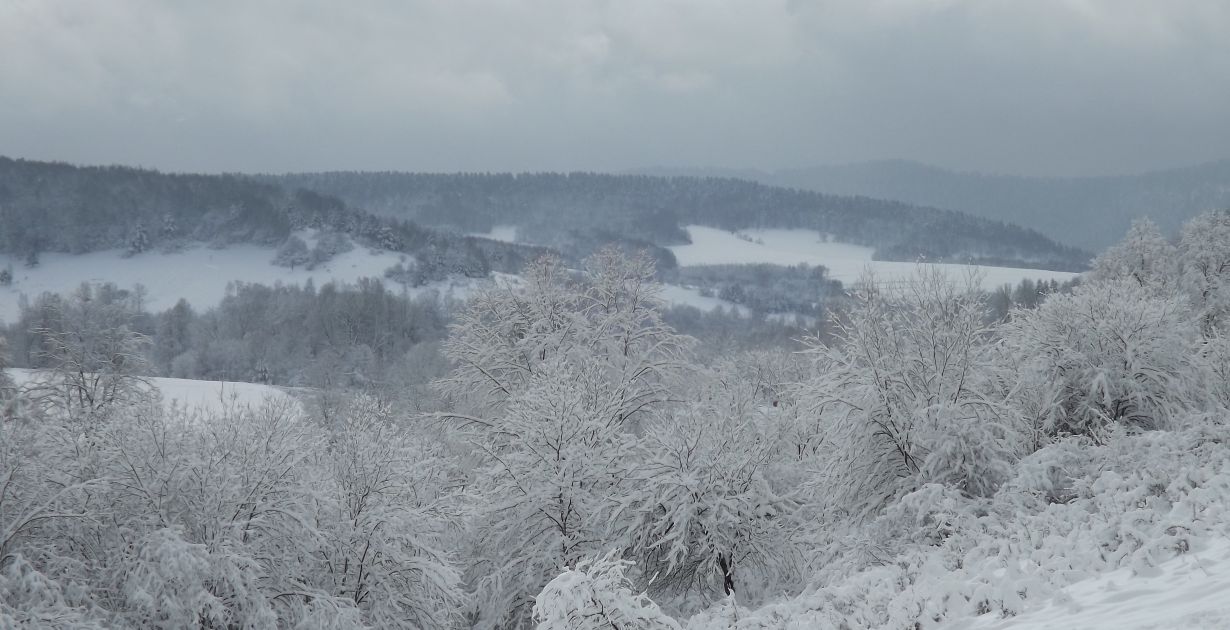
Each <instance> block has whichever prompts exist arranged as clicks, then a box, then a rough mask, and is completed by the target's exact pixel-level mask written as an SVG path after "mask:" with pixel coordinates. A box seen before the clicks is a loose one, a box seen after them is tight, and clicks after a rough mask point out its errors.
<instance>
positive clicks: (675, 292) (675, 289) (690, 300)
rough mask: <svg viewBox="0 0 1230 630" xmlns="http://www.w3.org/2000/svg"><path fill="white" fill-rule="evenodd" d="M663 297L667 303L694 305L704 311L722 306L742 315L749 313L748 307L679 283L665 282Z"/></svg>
mask: <svg viewBox="0 0 1230 630" xmlns="http://www.w3.org/2000/svg"><path fill="white" fill-rule="evenodd" d="M661 297H662V301H664V302H666V303H667V304H675V305H682V306H693V307H696V308H698V309H700V310H702V311H712V310H715V309H717V308H718V307H719V306H720V307H722V308H724V309H726V310H727V311H731V310H733V311H735V312H737V313H738V314H740V315H746V314H747V309H745V308H743V307H742V306H739V305H738V304H735V303H734V302H729V301H726V300H723V299H721V298H716V297H706V296H703V295H701V294H700V290H699V289H693V288H690V287H684V286H680V285H677V284H663V285H662V294H661Z"/></svg>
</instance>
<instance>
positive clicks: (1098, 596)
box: [946, 539, 1230, 630]
mask: <svg viewBox="0 0 1230 630" xmlns="http://www.w3.org/2000/svg"><path fill="white" fill-rule="evenodd" d="M946 627H948V628H951V630H1052V629H1056V628H1062V629H1064V630H1171V629H1179V628H1182V629H1184V630H1224V629H1226V628H1230V540H1224V539H1223V540H1218V541H1215V542H1213V543H1211V544H1209V545H1208V547H1206V548H1205V549H1201V550H1197V551H1195V552H1194V553H1189V554H1185V555H1182V556H1179V557H1177V558H1174V559H1172V560H1170V561H1169V562H1165V563H1163V564H1161V565H1160V566H1158V567H1157V569H1156V571H1153V572H1151V573H1149V574H1145V575H1133V574H1132V571H1131V570H1130V569H1119V570H1118V571H1113V572H1110V573H1106V574H1103V575H1100V576H1097V577H1094V578H1090V579H1088V580H1084V581H1081V582H1077V583H1076V584H1073V585H1071V586H1069V587H1068V588H1066V589H1064V590H1063V591H1062V592H1061V594H1060V596H1059V597H1056V598H1053V599H1052V600H1051V601H1050V602H1048V603H1047V604H1045V605H1044V606H1043V607H1041V608H1038V609H1036V610H1027V612H1025V613H1024V614H1021V615H1018V616H1016V617H1010V618H1007V619H997V618H995V617H994V616H992V615H987V616H984V617H979V618H977V619H973V620H966V621H959V622H954V623H952V624H949V625H948V626H946Z"/></svg>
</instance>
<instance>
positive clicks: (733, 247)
mask: <svg viewBox="0 0 1230 630" xmlns="http://www.w3.org/2000/svg"><path fill="white" fill-rule="evenodd" d="M687 230H688V234H689V235H690V236H691V238H692V243H691V244H689V245H676V246H674V247H671V248H670V249H671V251H672V252H674V254H675V258H676V259H677V260H678V261H679V264H680V265H721V264H750V263H771V264H775V265H797V264H799V263H807V264H809V265H824V266H825V267H827V268H828V269H829V274H830V276H831V277H832V278H834V279H836V280H840V281H841V282H842V283H844V284H850V283H853V282H855V281H856V280H858V279H859V277H860V276H861V275H862V274H863V272H864V271H865V270H867V269H871V270H872V271H873V272H874V273H875V275H876V278H877V279H878V280H879V281H882V282H884V281H887V282H892V281H896V280H901V279H904V278H908V277H910V275H911V274H913V273H914V272H915V271H916V270H917V268H918V265H917V264H915V263H909V262H885V261H876V260H872V254H873V253H874V250H873V249H872V248H870V247H863V246H861V245H851V244H849V243H837V242H828V241H825V240H824V239H823V238H822V237H821V234H820V233H819V232H816V231H814V230H785V229H765V230H743V231H741V232H739V233H738V234H739V235H743V236H746V237H748V238H750V239H751V240H747V239H745V238H740V237H739V236H737V235H736V234H735V233H733V232H729V231H727V230H722V229H719V228H713V227H706V226H703V225H689V226H687ZM937 266H938V267H940V268H941V269H944V270H946V271H950V272H952V273H954V274H960V273H966V272H968V271H969V269H970V267H969V266H968V265H960V264H941V265H937ZM977 270H978V272H979V273H980V274H981V276H982V286H983V287H985V288H988V289H991V288H996V287H999V286H1000V285H1003V284H1016V283H1018V282H1020V281H1021V280H1023V279H1025V278H1029V279H1031V280H1038V279H1045V280H1052V279H1054V280H1059V281H1061V282H1062V281H1064V280H1069V279H1071V278H1073V277H1074V276H1076V274H1074V273H1070V272H1065V271H1046V270H1042V269H1018V268H1014V267H985V266H980V267H977Z"/></svg>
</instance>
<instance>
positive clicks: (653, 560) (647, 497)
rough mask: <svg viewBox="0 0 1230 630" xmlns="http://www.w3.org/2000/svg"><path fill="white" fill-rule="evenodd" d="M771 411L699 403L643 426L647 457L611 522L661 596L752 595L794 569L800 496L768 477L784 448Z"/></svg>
mask: <svg viewBox="0 0 1230 630" xmlns="http://www.w3.org/2000/svg"><path fill="white" fill-rule="evenodd" d="M715 393H716V392H715ZM771 409H772V408H770V409H751V410H747V412H745V413H742V414H740V413H737V412H734V413H732V410H731V409H730V408H729V407H727V406H726V405H723V404H721V403H720V402H719V403H718V404H713V402H705V403H696V404H692V405H689V406H687V408H685V409H680V410H676V411H673V412H669V413H664V414H662V415H661V416H660V417H658V418H656V419H655V420H654V421H653V422H651V423H649V424H648V425H647V426H646V429H645V438H644V439H643V440H642V442H643V448H644V449H645V453H644V454H643V455H642V458H643V460H644V461H643V462H642V463H641V464H640V465H639V466H638V467H637V469H636V471H635V472H634V473H633V477H632V479H633V483H632V486H631V488H629V490H628V491H627V494H626V495H625V497H624V498H623V500H622V504H621V506H620V507H621V509H622V512H621V513H620V516H622V517H623V518H619V519H612V520H613V521H614V522H617V523H620V524H621V525H623V526H624V527H626V529H625V530H624V531H621V532H619V536H617V537H616V538H615V539H614V540H618V541H622V542H623V543H624V544H625V545H626V547H627V553H628V554H630V556H631V557H632V558H635V560H636V563H637V565H638V568H639V569H640V570H641V571H643V573H644V575H645V577H646V578H647V579H649V580H651V583H650V584H649V585H648V586H649V588H650V589H651V591H652V592H654V593H655V597H658V596H659V595H660V601H665V599H661V598H665V597H679V596H682V595H686V594H688V593H693V594H696V595H698V596H699V597H698V598H697V599H698V603H703V602H706V601H712V600H714V599H719V598H721V597H723V596H726V595H730V594H732V593H735V592H736V591H738V592H740V593H744V594H746V595H747V596H748V597H747V598H746V599H747V601H753V600H754V599H755V598H757V597H759V596H763V594H764V593H765V592H766V591H767V592H780V588H779V587H780V586H781V585H782V584H788V583H791V581H792V579H793V578H794V577H795V576H796V575H797V569H798V563H797V560H798V555H797V552H796V550H795V548H794V547H793V541H792V540H791V534H792V523H791V519H790V517H791V514H792V512H793V511H794V508H795V502H794V501H793V500H790V499H788V498H786V497H782V496H780V495H779V494H778V493H777V492H776V491H774V489H773V488H772V486H771V484H770V482H769V480H768V479H767V478H766V473H767V471H768V469H769V466H770V463H771V461H772V460H773V459H774V458H775V457H777V456H779V455H780V447H781V441H780V440H779V436H778V435H777V434H776V433H777V428H778V427H777V426H776V423H775V421H774V420H775V419H774V418H773V417H772V411H771ZM625 523H626V524H625Z"/></svg>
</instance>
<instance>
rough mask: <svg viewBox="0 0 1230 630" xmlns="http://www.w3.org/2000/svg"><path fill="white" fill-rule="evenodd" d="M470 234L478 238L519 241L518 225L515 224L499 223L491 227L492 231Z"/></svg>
mask: <svg viewBox="0 0 1230 630" xmlns="http://www.w3.org/2000/svg"><path fill="white" fill-rule="evenodd" d="M470 236H476V237H478V238H487V239H491V240H493V241H503V242H505V243H516V242H517V226H515V225H497V226H494V227H492V228H491V231H490V232H475V233H472V234H470Z"/></svg>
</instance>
